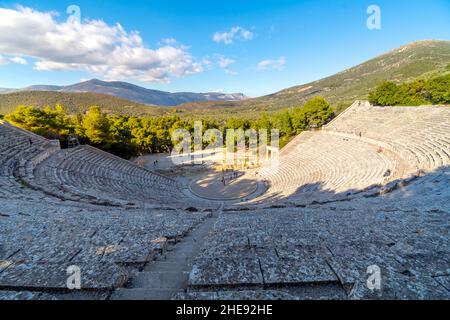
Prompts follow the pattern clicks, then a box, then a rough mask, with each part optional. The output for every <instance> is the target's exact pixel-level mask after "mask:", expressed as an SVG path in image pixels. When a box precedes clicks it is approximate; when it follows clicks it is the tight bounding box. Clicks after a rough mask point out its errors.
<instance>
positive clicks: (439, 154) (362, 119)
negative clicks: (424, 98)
mask: <svg viewBox="0 0 450 320" xmlns="http://www.w3.org/2000/svg"><path fill="white" fill-rule="evenodd" d="M449 129H450V108H448V107H372V106H358V105H354V106H353V107H351V108H350V109H349V110H348V111H347V112H345V114H343V115H342V116H341V117H339V119H337V120H336V121H333V122H332V123H330V124H329V125H328V126H327V127H326V128H325V129H324V130H325V131H327V132H330V133H336V132H337V133H340V134H347V135H353V136H359V135H361V140H366V141H367V140H369V141H378V142H380V143H382V144H384V145H385V146H386V147H388V148H391V149H392V150H394V151H395V152H397V153H398V154H399V155H400V156H402V157H403V158H404V159H405V160H407V161H408V162H411V164H412V166H413V168H415V169H416V170H417V169H421V170H425V171H433V170H435V169H436V168H439V167H442V166H447V165H449V164H450V151H449V150H450V130H449Z"/></svg>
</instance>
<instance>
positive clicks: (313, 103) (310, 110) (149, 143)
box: [5, 97, 334, 158]
mask: <svg viewBox="0 0 450 320" xmlns="http://www.w3.org/2000/svg"><path fill="white" fill-rule="evenodd" d="M333 117H334V111H333V108H332V107H331V106H330V104H329V103H328V102H327V101H326V100H325V99H324V98H322V97H315V98H313V99H311V100H310V101H308V102H307V103H306V104H305V105H303V106H299V107H295V108H290V109H285V110H282V111H279V112H276V113H274V114H270V115H269V114H267V113H262V114H261V115H260V116H259V117H258V118H257V119H256V120H255V119H246V118H238V117H232V118H228V119H227V120H224V121H217V120H214V119H193V118H190V119H188V118H186V119H184V118H181V117H179V116H178V115H176V114H175V115H166V116H153V117H152V116H133V115H108V114H106V113H105V112H103V111H102V109H101V108H100V107H98V106H92V107H90V108H89V110H88V111H87V112H85V113H77V114H71V113H70V112H69V111H68V110H67V109H65V108H64V107H63V106H61V105H56V106H55V107H45V108H44V109H39V108H35V107H32V106H19V107H17V108H16V110H15V111H14V112H12V113H10V114H8V115H6V116H5V120H7V121H9V122H11V123H13V124H15V125H17V126H19V127H22V128H24V129H27V130H29V131H31V132H34V133H37V134H39V135H41V136H44V137H46V138H49V139H59V140H60V141H61V144H62V146H63V147H65V146H67V140H68V137H69V135H76V136H77V137H78V139H79V140H80V142H81V143H84V144H90V145H92V146H95V147H98V148H100V149H102V150H104V151H107V152H111V153H113V154H116V155H118V156H121V157H123V158H130V157H132V156H136V155H141V154H147V153H160V152H170V151H171V150H172V148H173V146H174V145H173V144H174V141H172V134H173V132H174V131H175V130H177V129H186V130H188V131H189V132H191V133H193V131H194V122H195V121H202V125H203V129H204V130H208V129H218V130H219V131H221V132H222V133H223V136H224V137H226V130H227V129H244V130H248V129H255V130H260V129H267V130H271V129H278V130H279V132H280V146H281V147H282V146H284V145H285V144H287V143H288V142H289V140H290V139H291V138H292V137H293V136H295V135H297V134H299V133H301V132H302V131H304V130H308V129H310V128H319V127H321V126H322V125H323V124H325V123H327V122H328V121H330V120H331V119H332V118H333Z"/></svg>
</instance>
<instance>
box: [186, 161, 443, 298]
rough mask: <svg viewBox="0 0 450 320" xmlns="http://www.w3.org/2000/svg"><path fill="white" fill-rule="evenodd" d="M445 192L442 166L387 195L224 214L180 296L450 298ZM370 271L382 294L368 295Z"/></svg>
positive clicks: (206, 243)
mask: <svg viewBox="0 0 450 320" xmlns="http://www.w3.org/2000/svg"><path fill="white" fill-rule="evenodd" d="M426 181H430V183H428V184H429V185H428V187H425V185H426V184H427V182H426ZM431 181H433V183H431ZM437 181H439V183H438V184H436V182H437ZM432 184H433V185H434V187H432V188H429V187H431V185H432ZM437 189H439V190H440V194H439V195H436V191H437ZM319 192H320V191H319ZM449 195H450V172H449V170H448V169H446V170H445V171H442V172H439V173H435V174H430V175H429V176H427V177H424V178H421V179H419V180H418V181H417V182H416V183H414V184H413V185H410V186H408V187H405V189H402V190H396V191H393V192H392V193H390V194H389V195H386V196H384V197H377V198H358V199H356V200H353V201H351V202H339V203H332V204H328V205H320V206H319V205H310V206H307V207H306V208H295V207H285V208H281V207H278V208H270V209H255V210H250V211H249V210H246V211H227V212H226V213H225V214H223V215H222V216H221V217H220V218H219V220H218V221H217V223H216V225H215V226H214V229H213V230H212V231H211V233H210V234H209V235H208V238H207V239H206V240H205V241H204V243H205V245H204V246H203V249H202V250H201V252H200V254H199V255H198V256H197V258H196V260H195V263H194V266H193V268H192V271H191V273H190V278H189V290H188V293H187V294H186V295H181V297H182V298H187V299H217V298H220V297H222V298H227V299H242V298H245V299H247V298H250V299H251V298H252V297H253V298H254V297H266V298H267V297H268V298H275V299H277V298H282V299H320V298H326V299H348V298H350V299H450V288H449V287H448V280H449V279H450V273H449V270H450V240H449V237H448V226H449V225H448V223H449V222H448V221H449V220H448V219H449V214H450V208H449V205H448V200H450V198H449ZM446 201H447V202H446ZM374 265H376V266H378V267H379V268H380V270H381V279H382V280H381V290H375V291H371V290H370V289H369V288H368V287H367V285H366V283H367V279H368V277H369V276H370V275H369V274H368V273H367V269H368V267H369V266H374Z"/></svg>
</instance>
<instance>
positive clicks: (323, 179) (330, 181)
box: [256, 132, 399, 202]
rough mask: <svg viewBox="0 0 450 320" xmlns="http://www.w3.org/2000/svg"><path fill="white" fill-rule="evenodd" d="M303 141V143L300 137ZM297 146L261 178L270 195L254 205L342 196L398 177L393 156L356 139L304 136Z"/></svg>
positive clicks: (316, 134)
mask: <svg viewBox="0 0 450 320" xmlns="http://www.w3.org/2000/svg"><path fill="white" fill-rule="evenodd" d="M303 136H305V137H304V139H302V137H303ZM296 141H297V142H296V145H295V146H293V145H290V146H288V148H289V149H288V151H286V150H283V151H282V152H281V155H280V162H279V165H278V167H277V168H276V169H273V168H265V169H263V170H261V172H260V175H261V176H262V178H263V179H265V180H267V181H269V183H270V189H269V192H268V193H266V194H264V195H263V196H262V197H260V198H259V199H256V201H260V202H267V201H268V200H270V201H275V200H280V199H284V198H289V199H290V200H299V199H306V200H307V201H310V202H311V201H314V200H317V199H316V195H319V194H320V195H321V196H324V194H325V193H324V192H321V193H318V191H328V192H329V193H330V195H332V194H337V193H343V192H350V193H352V192H357V191H359V190H363V189H365V188H368V187H370V186H373V185H380V184H383V183H385V182H386V181H388V180H391V179H393V178H395V177H397V174H398V171H399V168H398V166H399V163H398V161H396V159H395V157H394V155H393V154H389V153H386V152H379V150H378V148H377V146H375V145H371V144H368V143H365V142H361V141H358V140H356V139H349V138H344V137H339V136H334V135H329V134H325V133H320V132H316V133H310V132H307V133H304V134H301V135H300V136H299V137H298V138H296Z"/></svg>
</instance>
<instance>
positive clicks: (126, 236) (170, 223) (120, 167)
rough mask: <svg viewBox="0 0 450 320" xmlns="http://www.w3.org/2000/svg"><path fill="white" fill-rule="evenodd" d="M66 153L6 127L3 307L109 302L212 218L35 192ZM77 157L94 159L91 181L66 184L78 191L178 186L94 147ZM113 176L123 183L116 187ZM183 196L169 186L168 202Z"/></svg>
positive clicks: (0, 225)
mask: <svg viewBox="0 0 450 320" xmlns="http://www.w3.org/2000/svg"><path fill="white" fill-rule="evenodd" d="M30 139H31V140H30ZM62 152H64V151H60V148H59V143H58V144H57V143H56V142H53V141H49V140H46V139H43V138H41V137H39V136H36V135H33V134H31V133H29V132H26V131H23V130H20V129H18V128H16V127H13V126H11V125H9V124H6V123H3V122H2V123H0V169H1V171H0V184H1V188H0V288H1V290H0V300H1V299H16V298H17V299H53V298H63V299H65V298H67V297H69V298H70V297H72V298H77V299H80V298H82V299H84V298H95V299H105V298H107V297H108V296H109V294H110V292H111V290H112V289H113V288H116V287H121V286H123V285H124V284H125V283H126V282H127V281H128V279H129V277H130V276H131V275H132V274H133V273H134V272H135V271H136V270H137V269H139V268H142V267H143V266H144V265H145V264H146V263H147V262H149V261H151V260H153V259H154V258H155V257H156V256H158V255H160V254H162V253H163V252H164V250H165V249H166V247H167V244H168V243H170V242H174V241H178V240H179V239H180V238H181V237H183V236H185V235H186V234H187V233H188V232H190V231H191V230H192V229H193V228H194V227H195V226H197V225H198V224H199V223H200V222H201V221H203V219H205V218H206V217H207V216H208V215H209V213H208V212H198V213H192V212H189V211H184V210H178V209H173V208H168V206H169V205H172V204H173V203H171V202H169V201H166V202H162V201H161V202H156V200H155V198H150V200H148V202H149V203H153V204H154V206H153V208H152V206H147V207H144V208H135V209H133V208H130V207H114V206H106V207H105V206H98V205H93V204H90V203H85V202H80V201H68V200H70V199H68V198H67V197H63V196H60V197H55V196H53V195H52V194H50V193H48V192H47V193H43V192H42V191H43V190H44V191H45V188H44V189H41V188H38V187H35V185H36V184H37V180H36V179H35V175H34V173H35V170H37V168H40V166H41V165H43V163H45V162H47V161H49V160H50V159H54V158H53V157H55V158H56V159H59V158H58V157H59V155H60V154H61V153H62ZM73 152H79V153H80V158H79V159H80V160H79V161H82V160H81V159H85V158H88V157H89V159H94V160H86V163H85V165H86V166H85V167H83V168H84V169H83V170H85V174H83V175H82V174H80V175H72V176H71V175H70V174H67V175H66V176H64V177H60V179H61V182H62V183H69V182H70V181H71V182H72V183H74V188H75V187H78V185H77V184H75V183H76V182H77V180H76V179H77V178H78V179H82V178H85V179H86V180H84V181H83V183H91V184H94V183H97V185H94V187H95V188H100V185H99V184H100V182H103V183H105V184H106V185H107V186H109V187H110V188H112V187H111V186H112V182H111V181H114V183H117V188H124V187H125V186H127V184H131V180H132V179H134V180H135V181H137V183H138V185H137V186H136V187H135V189H137V188H138V187H140V188H144V187H149V184H148V181H149V180H150V179H152V181H154V180H155V177H156V178H157V179H159V180H158V183H159V184H160V185H163V184H164V183H167V184H170V183H172V184H171V186H173V185H174V184H173V182H171V181H170V180H169V179H166V178H164V177H162V176H158V175H156V174H153V173H151V172H149V171H147V170H141V169H139V168H137V167H135V166H133V165H131V163H128V162H126V161H122V160H120V159H118V158H115V157H113V156H109V155H107V154H105V153H102V152H100V151H98V150H96V149H94V148H89V147H82V148H79V149H76V150H74V151H73ZM91 157H92V158H91ZM94 164H97V165H100V164H101V165H103V166H104V167H101V170H102V171H100V172H101V173H100V174H102V175H103V177H95V179H92V178H89V177H88V175H89V174H91V175H93V173H95V172H94V171H89V170H99V169H94V168H93V167H90V166H93V165H94ZM65 165H70V163H69V162H68V163H65ZM111 168H115V169H116V170H117V172H116V173H113V172H112V169H111ZM61 172H69V171H68V170H61ZM96 172H97V171H96ZM108 176H109V177H114V178H115V179H117V180H114V179H112V178H111V179H109V180H108V179H106V177H108ZM58 177H59V176H54V177H53V178H54V179H56V178H58ZM62 179H66V180H62ZM69 179H71V180H69ZM126 179H128V180H126ZM47 182H48V183H49V184H54V183H55V181H53V180H50V179H49V180H48V181H47ZM146 183H147V184H146ZM108 184H109V185H108ZM30 187H32V188H30ZM35 189H36V190H35ZM75 190H76V189H74V191H75ZM175 190H176V189H175V187H173V189H172V190H170V188H169V187H166V189H165V192H166V193H167V197H169V196H170V195H169V193H170V192H174V191H175ZM106 191H111V190H109V189H106V190H105V192H106ZM153 191H155V188H153ZM78 192H79V191H78ZM126 192H129V193H130V194H131V193H132V192H137V191H136V190H131V189H130V190H124V191H123V193H122V194H125V193H126ZM158 192H160V193H162V192H163V191H162V190H159V191H158ZM116 196H117V192H116ZM130 198H133V197H132V196H130ZM174 198H176V196H174ZM152 201H153V202H152ZM155 206H158V207H160V208H159V209H155V208H154V207H155ZM186 206H187V205H186ZM73 265H75V266H78V267H79V268H80V269H81V279H82V283H81V287H82V291H81V292H77V293H73V295H71V294H70V293H69V291H68V289H67V281H66V280H67V278H68V274H67V268H68V267H69V266H73Z"/></svg>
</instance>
